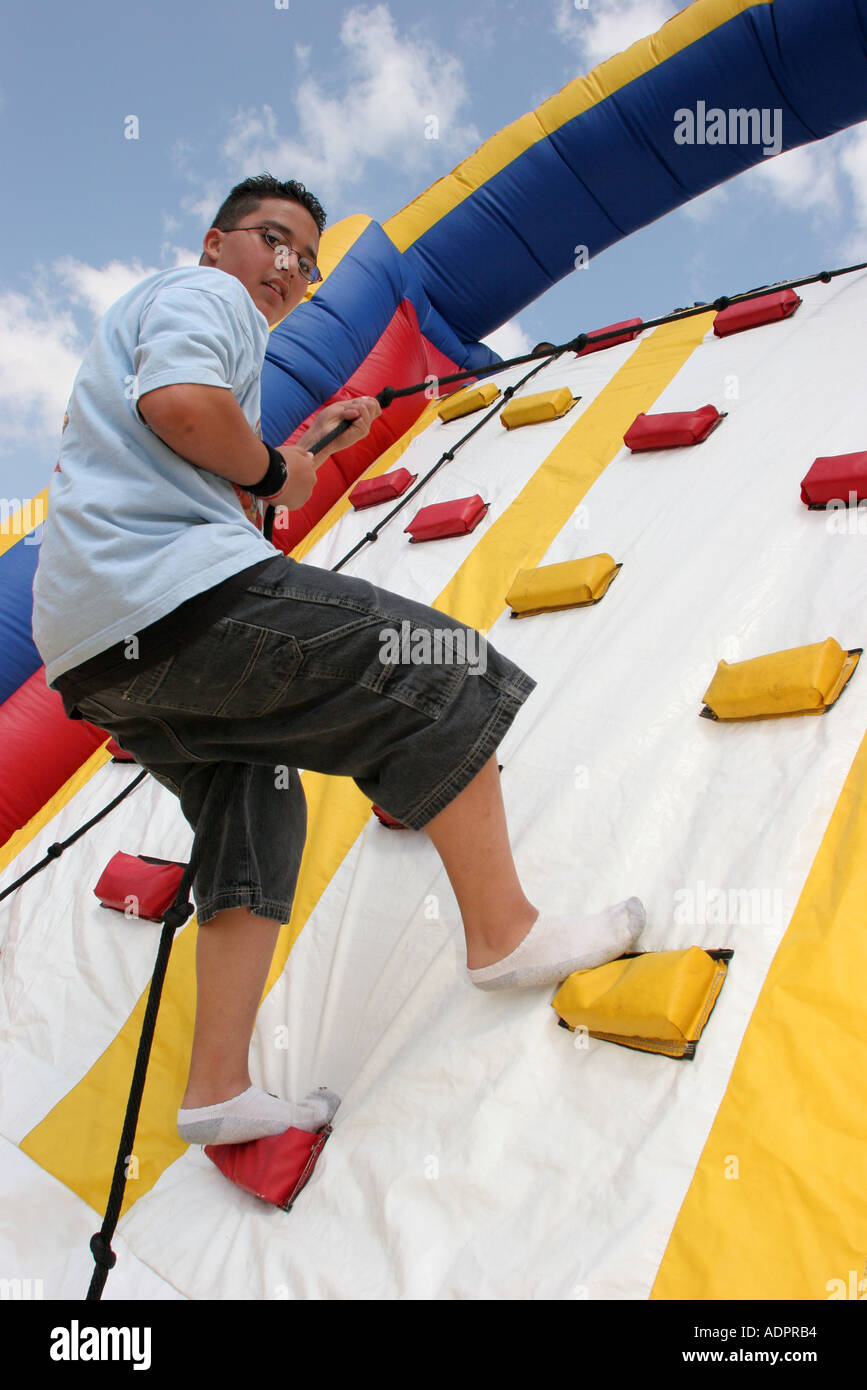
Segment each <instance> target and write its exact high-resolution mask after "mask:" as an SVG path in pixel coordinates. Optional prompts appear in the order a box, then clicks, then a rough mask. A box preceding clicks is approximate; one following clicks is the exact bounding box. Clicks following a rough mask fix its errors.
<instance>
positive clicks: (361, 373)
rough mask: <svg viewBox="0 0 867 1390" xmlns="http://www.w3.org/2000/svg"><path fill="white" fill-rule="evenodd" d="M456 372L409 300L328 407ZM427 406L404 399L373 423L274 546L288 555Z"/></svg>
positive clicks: (419, 396)
mask: <svg viewBox="0 0 867 1390" xmlns="http://www.w3.org/2000/svg"><path fill="white" fill-rule="evenodd" d="M457 370H458V368H457V367H456V366H455V364H454V362H452V361H451V359H450V358H448V357H445V356H444V355H443V353H441V352H440V351H439V350H438V349H437V348H435V347H434V345H433V344H432V343H430V342H429V341H428V340H427V338H425V337H424V336H423V335H422V334H421V333H420V331H419V326H418V319H417V317H416V312H415V309H414V308H413V306H412V304H411V303H410V302H409V301H408V300H404V301H403V303H402V304H400V306H399V307H398V308H397V309H396V310H395V312H394V315H393V316H392V319H391V322H390V323H389V325H388V327H387V328H386V330H385V332H384V333H383V334H382V335H381V337H380V338H379V341H378V342H377V343H376V345H375V347H374V348H373V349H372V350H371V351H370V352H369V353H368V354H367V357H366V358H365V359H364V361H363V362H362V364H361V366H360V367H359V368H358V371H357V372H355V373H354V375H353V376H351V377H350V379H349V381H348V382H347V383H346V385H345V386H343V387H341V389H340V390H339V391H338V392H336V394H335V395H333V396H332V397H331V400H330V401H327V402H326V405H330V404H331V403H332V401H344V400H347V399H350V398H351V397H353V396H375V395H376V394H377V392H378V391H381V390H382V387H383V384H385V383H387V384H388V385H389V386H394V387H403V386H413V385H415V383H416V382H418V381H424V379H425V377H428V376H449V375H450V374H451V373H452V372H455V371H457ZM470 379H471V378H470ZM463 385H465V383H464V382H457V383H455V385H454V386H452V387H446V388H444V389H443V391H442V392H441V394H442V395H444V396H445V395H449V394H451V392H452V391H457V390H459V389H460V387H461V386H463ZM427 403H428V397H427V396H426V395H425V393H424V391H418V392H416V394H415V395H413V396H402V397H400V398H399V399H398V400H396V401H393V402H392V403H391V405H390V406H388V408H387V409H386V410H384V411H383V412H382V414H381V415H380V416H379V418H378V419H377V420H375V421H374V424H373V428H372V429H371V431H370V434H369V435H368V436H367V438H366V439H362V440H361V441H360V442H359V443H358V444H355V445H353V446H352V448H350V449H343V450H341V452H340V453H337V454H332V455H331V457H330V458H328V459H326V460H325V462H324V463H323V464H322V466H321V468H320V469H319V470H318V473H317V476H316V486H315V488H314V489H313V493H312V495H311V497H310V499H309V501H308V502H307V503H306V504H305V505H304V506H303V507H300V508H299V509H298V511H293V512H290V513H289V514H288V516H287V514H286V513H285V512H284V513H283V514H282V516H281V517H280V518H278V520H279V521H281V522H283V524H282V525H277V524H275V526H274V534H273V537H272V541H273V544H274V545H275V546H277V548H278V549H279V550H282V551H283V552H284V554H286V555H288V554H289V552H290V551H291V550H292V548H293V547H294V546H296V545H297V544H298V542H299V541H300V540H302V539H303V537H304V536H306V535H307V532H308V531H310V530H311V529H312V528H313V526H314V525H315V524H316V521H317V520H318V519H319V518H320V517H321V516H324V514H325V513H326V512H327V511H328V509H329V508H330V507H332V506H333V505H334V503H335V502H337V501H338V500H339V499H340V498H341V497H342V496H343V495H344V493H345V492H346V489H347V488H348V487H350V486H351V485H352V483H354V482H355V481H356V479H357V478H360V477H361V474H362V473H363V472H364V471H365V469H367V468H369V467H370V465H371V464H372V463H373V462H374V461H375V460H376V459H378V458H379V456H380V454H383V453H385V451H386V449H388V448H390V447H391V445H392V444H393V443H394V442H395V440H396V439H399V438H400V437H401V435H402V434H403V433H404V432H405V431H406V430H408V429H409V428H410V426H411V425H414V424H415V422H416V420H417V419H418V417H419V415H421V413H422V411H423V410H424V408H425V406H426V405H427ZM318 413H319V412H318V410H317V411H315V412H314V414H313V415H310V416H308V418H307V419H306V420H304V421H303V422H302V424H300V425H299V426H298V428H297V430H295V431H294V432H293V433H292V434H291V435H290V436H289V438H288V439H287V440H284V443H286V444H294V443H295V441H296V440H297V439H298V437H299V435H302V434H303V433H304V431H305V430H308V429H309V428H310V425H311V424H312V422H313V420H314V418H315V415H317V414H318Z"/></svg>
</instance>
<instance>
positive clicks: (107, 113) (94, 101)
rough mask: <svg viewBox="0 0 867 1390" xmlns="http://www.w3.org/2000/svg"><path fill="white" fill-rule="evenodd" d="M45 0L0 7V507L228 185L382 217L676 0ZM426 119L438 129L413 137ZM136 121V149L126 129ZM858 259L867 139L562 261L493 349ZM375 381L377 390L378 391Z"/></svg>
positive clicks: (41, 472)
mask: <svg viewBox="0 0 867 1390" xmlns="http://www.w3.org/2000/svg"><path fill="white" fill-rule="evenodd" d="M282 3H283V0H209V3H208V4H207V5H205V4H191V3H189V0H187V3H183V0H181V2H180V3H179V2H178V0H172V3H170V0H151V3H150V4H147V5H141V4H139V5H118V4H117V3H116V0H111V3H109V0H87V3H86V4H84V5H79V6H76V5H71V4H68V3H62V2H61V0H45V3H42V4H40V5H38V6H27V5H16V6H14V7H8V8H7V12H6V16H5V18H4V44H3V52H2V56H0V142H2V155H3V168H4V171H5V183H6V189H7V198H6V220H4V226H3V241H4V255H3V257H2V264H0V405H2V409H0V497H2V496H6V497H13V496H15V497H26V496H32V495H33V494H35V493H37V492H39V491H40V490H41V489H42V488H43V487H44V486H45V485H46V484H47V482H48V481H49V479H50V475H51V470H52V468H53V467H54V462H55V459H56V456H57V450H58V447H59V440H60V426H61V422H62V418H63V411H64V408H65V404H66V400H67V398H68V396H69V392H70V389H71V387H72V382H73V379H74V377H75V372H76V371H77V368H78V363H79V361H80V359H81V356H82V353H83V352H84V350H85V348H86V346H87V343H88V342H89V340H90V338H91V336H92V334H93V331H94V327H95V325H96V322H97V321H98V319H99V317H100V316H101V314H102V313H104V312H105V310H106V309H107V308H108V306H109V305H110V304H111V303H112V302H113V301H114V300H115V299H117V298H118V297H119V295H121V294H123V293H124V292H125V291H126V290H127V289H128V288H130V287H131V285H133V284H134V283H135V282H136V281H137V280H140V279H142V278H143V277H144V276H145V275H148V274H151V273H152V272H153V271H155V270H159V269H163V268H168V267H170V266H174V265H179V264H180V265H183V264H195V262H196V261H197V260H198V256H199V253H200V250H201V241H202V236H203V234H204V232H205V231H206V229H207V227H208V226H209V225H210V220H211V218H212V217H213V215H214V213H215V212H216V209H217V206H218V205H219V203H220V202H221V201H222V199H223V198H224V197H225V195H226V194H227V193H228V191H229V189H230V188H231V187H232V185H233V184H234V183H236V182H238V181H239V180H240V179H242V178H245V177H247V176H248V175H250V174H256V173H261V172H263V171H264V170H267V171H268V172H270V173H272V174H275V175H276V176H277V177H279V178H291V177H297V178H300V179H301V180H302V181H303V182H305V183H307V184H308V186H309V187H311V188H312V189H313V191H314V192H315V193H316V194H317V195H318V196H319V197H320V199H321V201H322V202H323V204H324V205H325V208H326V211H327V213H328V220H329V224H332V223H334V222H336V221H338V220H339V219H340V218H342V217H346V216H348V215H350V214H352V213H354V212H364V213H367V214H369V215H370V216H371V217H373V218H375V219H376V220H378V221H384V220H385V219H386V218H387V217H389V216H390V215H391V214H392V213H394V212H396V211H397V210H398V209H399V208H401V207H402V206H404V205H405V204H406V203H408V202H409V201H411V200H412V198H414V197H415V196H416V195H417V194H418V193H419V192H421V191H422V190H423V189H424V188H426V187H427V186H428V185H429V184H431V183H432V182H434V180H435V179H437V178H440V177H441V176H442V175H444V174H446V173H448V172H449V170H451V169H452V168H453V167H454V166H455V165H456V164H457V163H459V162H460V160H461V159H463V158H465V157H466V156H467V155H468V154H470V153H471V152H472V151H473V150H474V149H475V148H476V147H477V146H478V145H479V144H481V143H482V141H484V140H485V139H487V138H488V137H489V136H490V135H492V134H494V133H495V132H496V131H497V130H499V129H501V128H502V127H503V126H504V125H507V124H508V123H509V122H510V121H513V120H515V119H517V118H518V117H519V116H521V115H523V114H524V112H526V111H529V110H531V109H532V108H533V107H535V106H536V105H538V104H539V103H540V102H541V101H543V100H544V99H545V98H546V97H548V96H550V95H552V94H553V93H554V92H556V91H558V90H559V88H561V87H562V86H564V85H565V83H567V82H569V81H571V79H572V78H574V77H576V76H580V75H582V74H583V73H585V72H587V71H589V70H590V69H591V68H592V67H594V66H595V65H596V64H597V63H598V62H601V61H602V60H603V59H605V58H606V57H610V56H611V55H612V54H613V53H617V52H619V51H621V50H622V49H623V48H625V47H627V46H628V44H629V43H631V42H633V41H634V40H635V39H637V38H641V37H643V36H644V35H645V34H648V33H652V32H654V31H655V30H656V29H657V28H658V27H659V26H660V25H661V24H662V23H663V22H664V21H665V20H666V19H667V18H669V17H670V16H671V15H673V14H675V13H676V12H677V10H678V9H680V8H683V4H682V0H676V2H675V3H671V2H670V0H588V4H587V7H586V8H577V7H576V5H575V3H574V0H438V2H437V4H436V5H424V6H422V5H419V4H418V3H417V0H384V2H383V3H380V4H376V3H359V4H347V3H340V2H339V0H324V3H319V4H311V3H301V0H287V3H286V8H280V9H278V8H277V4H282ZM430 114H435V115H436V116H437V118H438V121H439V138H438V139H436V140H431V139H425V138H424V133H423V132H424V125H425V119H426V117H427V116H428V115H430ZM131 115H133V116H136V117H137V118H138V124H139V138H138V139H137V140H129V139H126V138H124V123H125V120H126V118H127V117H129V116H131ZM864 259H867V125H861V126H858V127H856V128H854V129H853V130H850V131H844V132H841V133H840V134H839V135H836V136H832V137H831V138H830V139H828V140H825V141H822V142H819V143H817V144H814V145H812V146H809V147H807V148H805V149H803V150H796V151H792V152H791V153H789V154H783V155H780V156H778V157H776V158H773V159H769V160H766V161H764V163H763V164H762V165H761V166H759V167H758V168H756V169H754V170H751V171H749V172H748V173H747V174H744V175H742V176H741V177H740V178H738V179H736V180H734V181H732V182H731V183H729V184H726V185H724V186H723V187H721V188H719V189H716V190H712V191H711V192H710V193H707V194H705V195H704V196H703V197H701V198H698V199H696V200H694V201H693V202H692V203H691V204H689V205H688V206H687V207H685V208H682V209H680V210H679V211H677V212H675V213H672V214H670V215H669V216H668V217H666V218H663V219H662V220H661V221H659V222H657V223H655V224H654V225H652V226H650V227H648V228H645V229H644V230H643V231H640V232H638V233H636V234H635V235H633V236H632V237H629V238H627V239H626V240H625V241H623V242H621V243H620V244H619V245H618V246H616V247H613V248H611V249H610V250H609V251H607V252H605V253H603V254H602V255H600V256H597V257H594V258H593V260H592V262H591V265H590V266H589V267H588V268H587V269H586V270H583V271H580V270H579V271H575V272H574V273H573V274H572V275H570V276H569V277H567V279H565V280H563V281H561V282H560V283H559V284H558V285H557V286H555V287H554V288H553V289H552V290H550V291H549V292H548V293H547V294H545V295H544V296H542V297H541V298H540V299H538V300H536V301H535V303H534V304H532V305H530V306H529V307H528V308H526V309H525V310H523V311H522V312H521V314H520V315H519V316H518V318H517V320H514V321H513V322H512V323H511V324H509V325H508V326H507V327H505V328H504V329H503V330H502V331H501V332H500V333H499V334H497V335H494V336H493V337H492V338H491V339H489V340H488V341H491V342H492V345H493V346H494V347H495V348H497V350H498V351H500V352H502V353H503V354H504V355H505V354H506V353H508V352H511V351H520V350H522V349H524V348H526V347H528V346H532V345H533V344H534V343H535V342H537V341H539V340H541V339H549V340H552V341H555V342H559V341H563V340H564V339H566V338H568V337H571V336H573V335H574V334H575V333H577V332H579V331H581V330H583V329H587V330H589V329H592V328H594V327H598V326H600V325H602V324H604V323H608V322H612V321H615V320H618V319H621V318H626V317H632V316H635V315H640V316H642V317H645V318H650V317H652V316H654V315H657V314H662V313H665V312H667V311H668V310H670V309H672V308H673V307H675V306H676V305H681V304H687V303H691V302H692V301H694V300H696V299H701V300H706V299H711V298H713V297H715V296H716V295H717V294H721V293H736V292H738V291H739V290H745V289H749V288H751V287H752V286H754V285H759V284H764V283H770V282H773V281H776V280H780V279H784V278H789V277H795V276H798V275H806V274H810V273H812V272H814V271H817V270H820V269H823V268H825V267H826V266H827V267H832V266H840V265H846V264H850V263H853V262H855V261H860V260H864ZM383 384H385V383H383Z"/></svg>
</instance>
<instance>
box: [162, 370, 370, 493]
mask: <svg viewBox="0 0 867 1390" xmlns="http://www.w3.org/2000/svg"><path fill="white" fill-rule="evenodd" d="M138 411H139V414H140V415H141V417H142V419H143V420H144V422H145V424H146V425H147V426H148V428H149V429H151V430H153V432H154V434H156V435H158V436H159V438H160V439H161V440H162V441H163V443H164V444H167V445H168V446H169V448H170V449H172V450H173V451H174V452H175V453H176V454H179V455H180V457H181V458H183V459H186V460H187V461H188V462H189V463H195V464H196V465H197V466H198V467H199V468H206V469H208V470H209V471H210V472H211V473H218V474H219V475H220V477H222V478H228V479H229V481H230V482H232V483H237V484H238V485H239V486H240V487H249V486H250V485H251V484H256V483H260V482H261V481H262V479H263V478H264V477H265V474H266V473H267V471H268V466H269V462H270V454H269V452H268V448H267V445H265V444H263V443H262V440H261V439H259V438H258V436H257V435H256V434H255V433H254V432H253V430H251V428H250V425H249V423H248V421H247V418H246V416H245V415H244V412H243V410H242V409H241V407H240V406H239V404H238V402H237V401H236V400H235V397H234V395H233V394H232V392H231V391H229V390H227V389H225V388H224V387H222V386H204V385H201V384H198V383H194V382H184V383H181V384H176V385H172V386H158V387H157V388H156V389H155V390H153V391H146V392H145V393H144V394H143V395H142V396H139V398H138ZM380 413H381V411H380V406H379V404H378V402H377V401H376V400H375V399H374V398H373V397H368V396H363V397H359V398H357V399H356V400H352V401H341V402H337V403H336V404H334V405H331V406H327V407H326V408H325V410H323V411H321V412H320V415H319V416H318V417H317V421H316V424H315V425H314V426H313V427H312V428H311V429H309V430H308V431H307V432H306V434H304V435H303V436H302V438H301V439H300V440H299V441H298V443H297V444H296V445H295V446H294V447H290V446H288V445H284V446H283V448H282V449H280V450H279V451H278V452H279V453H281V454H282V455H283V457H284V459H285V460H286V464H287V466H288V469H289V474H288V477H287V480H286V484H285V486H284V488H283V491H282V492H281V493H280V494H279V496H278V497H277V498H276V499H273V505H274V506H278V505H282V506H287V507H289V508H290V509H292V508H297V507H302V506H303V505H304V503H305V502H306V501H307V500H308V499H309V497H310V496H311V494H312V492H313V487H314V484H315V482H316V469H317V468H319V467H321V465H322V464H323V463H324V462H325V460H326V459H327V458H328V457H329V456H330V455H331V454H332V453H334V452H336V451H337V450H339V449H345V448H346V447H347V446H348V445H350V444H354V443H356V442H357V440H359V439H362V438H363V437H364V436H365V435H366V434H367V433H368V431H369V429H370V426H371V424H372V422H373V420H374V419H375V418H376V416H377V415H379V414H380ZM342 419H351V420H352V424H351V425H350V427H349V429H348V430H347V431H346V433H345V434H344V435H342V436H341V437H340V439H339V440H335V442H334V443H333V444H332V445H330V446H329V447H327V448H325V449H323V450H321V452H320V453H319V454H318V456H317V457H316V460H315V462H314V458H313V455H312V454H310V453H309V452H307V450H308V449H309V447H310V445H311V444H312V443H314V442H315V441H316V439H318V438H321V436H322V435H323V434H325V433H327V432H328V431H329V430H330V429H332V428H333V426H334V425H335V424H336V423H337V422H338V420H342ZM305 446H306V447H305Z"/></svg>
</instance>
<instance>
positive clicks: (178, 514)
mask: <svg viewBox="0 0 867 1390" xmlns="http://www.w3.org/2000/svg"><path fill="white" fill-rule="evenodd" d="M267 342H268V323H267V320H266V318H265V316H264V314H262V313H261V312H260V310H259V309H257V308H256V306H255V304H254V303H253V300H252V299H251V297H250V295H249V294H248V292H247V290H246V289H245V288H244V286H243V285H242V284H241V281H240V280H239V279H237V277H236V276H234V275H229V274H228V273H227V272H226V271H223V270H219V269H217V268H216V267H215V266H186V267H182V268H181V269H176V270H162V271H159V272H158V273H157V274H155V275H151V276H149V277H148V278H147V279H146V280H142V282H141V284H139V285H136V286H135V288H134V289H132V290H130V291H129V293H128V294H125V295H124V296H123V297H122V298H121V299H119V300H118V301H117V303H116V304H113V305H112V307H111V308H110V309H109V310H108V312H107V313H106V314H105V316H104V318H103V319H102V320H101V322H100V324H99V326H98V328H97V330H96V333H95V335H94V338H93V341H92V342H91V344H90V346H89V347H88V349H87V351H86V353H85V355H84V359H83V361H82V363H81V367H80V368H79V371H78V375H77V376H76V378H75V383H74V385H73V388H72V395H71V396H70V398H69V404H68V406H67V416H68V424H64V430H63V436H62V441H61V448H60V458H59V462H58V464H57V467H56V468H55V471H54V473H53V474H52V479H51V488H50V492H49V499H48V511H47V516H46V520H45V524H44V530H43V539H42V545H41V548H40V553H39V565H38V568H37V571H36V575H35V578H34V581H33V640H34V642H35V643H36V646H37V648H38V650H39V654H40V656H41V657H42V660H43V661H44V663H45V679H46V681H47V683H48V684H49V685H51V684H52V682H53V681H55V680H56V679H57V677H58V676H60V675H62V674H63V672H64V671H67V670H70V669H71V668H72V667H74V666H78V665H80V664H81V663H82V662H84V661H87V660H89V658H90V657H93V656H96V655H97V654H98V653H99V652H101V651H104V650H105V649H106V648H107V647H111V646H113V645H114V644H115V643H116V642H120V641H122V640H123V639H124V638H126V637H128V636H129V635H131V634H132V633H135V632H138V631H140V630H142V629H143V628H145V627H148V626H149V625H150V624H151V623H155V622H157V620H158V619H159V618H162V617H165V616H166V614H168V613H171V612H172V611H173V610H174V609H175V608H177V607H179V605H180V604H182V603H184V602H185V601H186V600H187V599H189V598H193V597H194V596H195V595H196V594H199V593H202V592H204V590H206V589H211V588H213V587H214V586H215V585H216V584H219V583H221V582H222V580H224V579H228V578H229V577H230V575H233V574H237V573H238V572H239V571H240V570H243V569H246V568H248V566H250V565H255V564H257V563H259V562H261V561H262V560H267V559H268V558H269V557H270V556H273V555H280V554H282V551H279V550H277V549H276V548H275V547H274V546H273V545H271V543H270V542H269V541H266V540H265V538H264V536H263V534H262V531H261V529H258V528H257V525H256V524H254V521H253V520H252V519H251V517H250V516H248V515H247V513H246V512H245V508H244V505H243V500H242V499H241V497H240V496H239V494H238V492H237V491H236V490H235V487H234V486H233V484H232V483H231V482H230V481H229V480H228V479H227V478H222V477H220V476H219V475H218V474H217V473H210V472H208V470H207V469H205V468H199V467H197V466H196V464H193V463H188V462H187V461H186V460H185V459H182V458H181V457H180V456H179V455H178V454H176V453H175V452H174V451H173V450H172V449H170V448H169V447H168V445H167V444H164V443H163V442H162V440H161V439H160V438H159V437H158V436H157V435H156V434H154V433H153V431H152V430H151V429H150V428H149V427H148V425H147V424H146V423H145V421H144V419H143V417H142V416H141V415H139V413H138V404H137V403H138V399H139V397H140V396H143V395H145V394H146V393H147V392H148V391H153V390H155V389H156V388H157V387H159V386H170V385H174V384H177V383H180V382H198V383H200V384H201V385H204V386H222V387H225V388H226V390H229V391H231V392H232V394H233V395H234V397H235V399H236V400H237V402H238V404H239V405H240V407H241V409H242V410H243V412H244V415H245V416H246V418H247V420H248V422H249V424H250V427H251V429H252V430H253V431H254V432H255V433H256V434H257V435H259V437H260V438H261V426H260V415H259V410H260V395H259V376H260V373H261V370H262V363H263V361H264V357H265V348H266V345H267ZM262 471H263V473H264V471H265V466H264V464H263V470H262ZM254 506H255V507H256V509H257V510H256V521H257V522H258V523H259V526H261V508H260V504H259V503H258V502H257V501H255V499H254Z"/></svg>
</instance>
